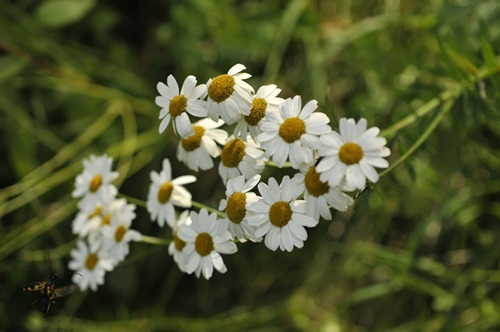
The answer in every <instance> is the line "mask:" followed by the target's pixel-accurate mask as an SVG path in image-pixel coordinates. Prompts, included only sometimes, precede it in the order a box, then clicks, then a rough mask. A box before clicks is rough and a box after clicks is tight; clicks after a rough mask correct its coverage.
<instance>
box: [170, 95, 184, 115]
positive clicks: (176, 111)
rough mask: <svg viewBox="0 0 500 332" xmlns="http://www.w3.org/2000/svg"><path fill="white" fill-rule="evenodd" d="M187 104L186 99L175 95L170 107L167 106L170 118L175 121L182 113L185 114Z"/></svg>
mask: <svg viewBox="0 0 500 332" xmlns="http://www.w3.org/2000/svg"><path fill="white" fill-rule="evenodd" d="M187 102H188V100H187V98H186V97H184V96H183V95H177V96H175V97H174V98H172V100H171V101H170V105H169V106H168V111H169V112H170V115H172V118H174V119H175V118H176V117H178V116H179V115H181V114H182V113H184V112H186V108H187Z"/></svg>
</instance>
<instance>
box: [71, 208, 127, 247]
mask: <svg viewBox="0 0 500 332" xmlns="http://www.w3.org/2000/svg"><path fill="white" fill-rule="evenodd" d="M126 204H127V201H126V200H125V199H123V198H119V199H115V198H112V199H108V200H107V201H105V202H96V204H95V205H94V208H93V209H92V210H89V211H91V212H88V211H80V212H79V213H78V214H77V216H76V218H75V220H74V221H73V224H72V230H73V234H75V235H78V236H79V237H82V238H83V237H86V236H89V241H90V242H94V241H96V240H98V239H99V237H100V234H99V230H100V229H101V227H102V226H104V225H109V224H110V223H111V218H112V217H113V214H114V212H115V211H116V210H118V209H120V208H121V207H123V206H125V205H126Z"/></svg>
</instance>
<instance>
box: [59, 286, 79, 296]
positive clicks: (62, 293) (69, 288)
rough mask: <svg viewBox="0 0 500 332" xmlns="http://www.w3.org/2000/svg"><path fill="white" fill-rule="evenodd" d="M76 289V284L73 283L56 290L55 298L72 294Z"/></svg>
mask: <svg viewBox="0 0 500 332" xmlns="http://www.w3.org/2000/svg"><path fill="white" fill-rule="evenodd" d="M75 290H76V286H75V285H73V284H71V285H68V286H64V287H61V288H57V289H55V290H54V295H55V296H54V298H57V297H63V296H66V295H69V294H72V293H73V292H74V291H75Z"/></svg>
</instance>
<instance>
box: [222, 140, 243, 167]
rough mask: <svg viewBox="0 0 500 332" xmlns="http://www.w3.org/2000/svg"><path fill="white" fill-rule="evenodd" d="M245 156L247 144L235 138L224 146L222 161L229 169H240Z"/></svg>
mask: <svg viewBox="0 0 500 332" xmlns="http://www.w3.org/2000/svg"><path fill="white" fill-rule="evenodd" d="M244 156H245V143H244V142H243V140H241V139H239V138H233V139H232V140H230V141H229V142H227V143H226V145H224V148H223V149H222V153H221V156H220V159H221V162H222V164H223V165H224V166H226V167H227V168H234V167H238V165H239V164H240V162H241V161H242V160H243V157H244Z"/></svg>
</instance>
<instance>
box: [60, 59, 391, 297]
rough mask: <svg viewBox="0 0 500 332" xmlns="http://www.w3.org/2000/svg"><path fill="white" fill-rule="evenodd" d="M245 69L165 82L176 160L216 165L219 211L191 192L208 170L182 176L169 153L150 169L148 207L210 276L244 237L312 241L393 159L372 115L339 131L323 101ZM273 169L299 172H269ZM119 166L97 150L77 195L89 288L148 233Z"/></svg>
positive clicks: (164, 110)
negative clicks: (125, 194) (123, 190)
mask: <svg viewBox="0 0 500 332" xmlns="http://www.w3.org/2000/svg"><path fill="white" fill-rule="evenodd" d="M245 69H246V68H245V66H243V65H241V64H237V65H235V66H233V67H232V68H230V69H229V71H228V72H227V74H221V75H219V76H216V77H214V78H210V79H209V80H208V81H207V83H206V84H198V83H197V79H196V77H194V76H193V75H190V76H188V77H187V78H186V79H185V80H184V82H183V83H182V85H179V84H178V83H177V80H176V79H175V78H174V77H173V76H172V75H169V76H168V77H167V80H166V83H163V82H160V83H158V84H157V90H158V93H159V94H160V95H159V96H158V97H156V100H155V102H156V104H157V105H158V106H159V107H160V111H159V119H160V121H159V133H160V134H162V133H163V132H165V130H166V128H167V127H168V126H169V125H170V124H171V125H172V128H173V132H174V134H176V135H177V136H178V137H179V143H178V146H177V154H176V157H177V159H178V160H179V161H180V162H182V163H184V164H185V165H186V166H187V167H188V168H189V169H190V170H192V171H194V172H200V171H207V170H209V169H212V168H214V167H215V163H217V162H218V167H217V169H218V173H219V176H220V179H221V182H222V183H223V184H224V186H225V189H226V190H225V195H224V197H222V198H221V200H220V203H219V206H218V209H216V208H211V207H208V206H205V205H203V204H201V203H198V202H194V201H193V200H192V195H191V193H190V192H189V190H188V188H189V186H192V185H194V184H195V182H196V181H197V179H198V178H200V176H198V177H195V176H193V175H181V176H179V177H175V178H174V177H173V174H172V164H171V162H170V160H169V159H168V158H164V159H163V161H162V168H161V170H160V171H159V172H158V171H152V172H151V174H150V181H151V182H150V186H149V192H148V195H147V202H146V203H145V204H144V205H145V207H146V208H147V211H148V212H149V215H150V219H151V221H152V222H155V223H156V224H157V225H158V226H159V227H165V226H167V225H168V227H169V228H170V230H171V237H170V239H169V245H168V253H169V254H170V255H171V256H173V260H174V261H175V263H176V264H177V265H178V267H179V269H180V270H181V271H182V272H185V273H188V274H193V273H194V274H195V275H196V276H197V277H200V276H203V277H204V278H205V279H210V278H211V277H212V275H213V270H214V269H215V270H217V271H218V272H220V273H225V272H226V271H227V268H226V265H225V264H224V261H223V258H222V255H228V254H234V253H236V252H237V249H238V248H237V244H242V243H245V242H250V243H259V242H263V244H264V245H265V246H266V247H267V248H268V249H270V250H272V251H276V250H278V249H279V250H281V251H287V252H290V251H292V250H294V248H302V247H303V246H304V243H305V241H306V240H307V237H308V234H307V230H306V229H307V228H312V227H315V226H316V225H317V224H318V223H319V222H320V219H324V220H331V219H332V218H333V216H332V209H334V210H337V211H346V210H347V209H348V208H349V207H350V206H351V205H352V204H353V203H354V199H353V196H354V195H353V194H354V193H355V192H356V191H358V192H359V191H360V190H363V189H364V188H365V187H366V186H367V185H368V183H375V182H377V181H378V179H379V175H378V172H377V170H376V169H377V168H387V167H388V166H389V163H388V162H387V160H386V159H385V158H387V157H388V156H389V155H390V150H389V149H388V148H387V147H386V143H387V142H386V140H385V138H383V137H380V136H379V133H380V130H379V129H378V128H377V127H372V128H368V124H367V121H366V119H363V118H361V119H359V120H358V121H356V120H354V119H347V118H342V119H340V121H339V123H338V127H339V130H338V131H336V130H333V129H332V128H331V127H330V119H329V118H328V116H327V115H326V114H324V113H322V112H320V111H318V102H317V101H316V100H310V101H308V102H305V103H303V101H302V98H301V96H294V97H291V98H286V99H284V98H281V97H279V94H280V93H281V89H279V88H278V87H277V86H276V85H274V84H269V85H264V86H262V87H259V88H258V89H254V88H253V87H252V86H251V85H250V84H248V83H247V82H246V80H247V79H248V78H250V77H251V75H250V74H248V73H246V72H244V71H245ZM255 91H257V92H255ZM195 118H198V119H195ZM267 165H272V166H273V167H279V168H284V167H286V168H292V169H294V170H296V172H295V174H294V175H293V176H288V175H287V176H284V177H283V178H282V179H276V178H274V177H270V178H268V179H267V180H265V179H263V177H262V174H263V172H264V170H265V168H266V166H267ZM111 166H112V160H111V158H109V157H107V156H106V155H104V156H101V157H95V156H91V157H90V159H89V160H85V161H84V171H83V173H82V174H80V175H78V176H77V178H76V188H75V191H74V192H73V197H75V198H81V200H80V202H79V204H78V207H79V209H80V212H79V213H78V215H77V216H76V218H75V220H74V222H73V225H72V227H73V233H74V234H76V235H78V237H79V238H80V239H79V241H78V243H77V248H76V249H74V250H73V251H72V252H71V256H72V261H71V262H70V264H69V267H70V268H71V269H72V270H74V271H75V272H78V273H79V274H81V276H82V277H81V278H80V276H77V275H75V276H74V278H73V280H74V282H75V283H77V284H79V286H80V288H81V289H83V290H84V289H86V288H90V289H92V290H95V289H96V288H97V285H101V284H102V283H103V282H104V274H105V273H106V272H108V271H111V270H112V269H113V268H114V267H115V266H116V264H118V263H119V262H120V261H122V260H123V259H124V258H125V257H126V256H127V254H128V252H129V247H128V244H129V242H130V241H141V239H142V241H145V242H148V241H146V240H145V239H147V238H150V237H148V236H145V235H141V234H139V233H138V232H137V231H135V230H132V229H131V228H130V227H131V222H132V220H133V219H134V218H135V213H134V211H135V205H133V204H128V203H127V202H126V200H124V199H117V198H116V195H117V189H116V187H114V186H113V185H112V184H111V182H112V181H113V180H114V179H115V178H116V177H117V176H118V174H117V173H116V172H113V171H112V170H111ZM201 176H203V175H201ZM193 206H195V207H196V208H197V210H194V209H193ZM179 210H183V211H182V212H181V211H179ZM159 240H161V239H159ZM162 241H164V240H162Z"/></svg>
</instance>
